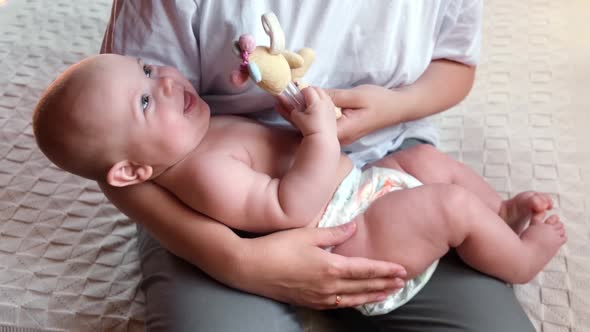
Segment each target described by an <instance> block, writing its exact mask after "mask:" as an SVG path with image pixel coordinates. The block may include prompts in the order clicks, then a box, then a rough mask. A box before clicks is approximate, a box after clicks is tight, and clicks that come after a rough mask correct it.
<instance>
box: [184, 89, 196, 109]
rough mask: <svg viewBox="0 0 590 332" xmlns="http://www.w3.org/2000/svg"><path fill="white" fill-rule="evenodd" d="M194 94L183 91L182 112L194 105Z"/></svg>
mask: <svg viewBox="0 0 590 332" xmlns="http://www.w3.org/2000/svg"><path fill="white" fill-rule="evenodd" d="M195 99H196V98H195V96H193V94H192V93H190V92H188V91H184V113H185V114H186V113H189V112H190V111H192V109H193V106H195Z"/></svg>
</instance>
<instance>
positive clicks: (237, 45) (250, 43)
mask: <svg viewBox="0 0 590 332" xmlns="http://www.w3.org/2000/svg"><path fill="white" fill-rule="evenodd" d="M262 26H263V28H264V31H265V32H266V34H267V35H268V36H269V37H270V47H266V46H256V41H255V40H254V37H252V36H251V35H247V34H246V35H241V36H240V38H239V40H237V41H235V42H234V45H233V50H234V53H236V55H238V56H239V57H240V58H241V59H242V63H241V65H240V70H239V71H238V70H235V71H233V72H232V76H231V79H232V82H233V83H234V84H235V85H237V86H242V85H244V84H245V83H246V81H247V80H248V77H250V78H252V80H253V81H254V82H255V83H256V84H257V85H258V86H259V87H261V88H262V89H263V90H265V91H267V92H268V93H270V94H272V95H274V96H280V97H283V98H284V100H286V101H288V102H290V103H291V104H292V106H293V107H294V108H296V109H300V110H302V109H304V108H305V101H304V100H303V96H302V95H301V92H300V89H302V88H304V87H305V84H304V83H302V82H301V78H302V77H303V75H305V73H306V72H307V70H308V69H309V66H311V64H312V63H313V60H314V59H315V52H314V51H313V50H312V49H311V48H303V49H301V50H299V52H297V53H295V52H291V51H289V50H286V49H285V35H284V33H283V29H282V28H281V25H280V24H279V21H278V19H277V17H276V16H275V14H273V13H266V14H264V15H262ZM335 112H336V116H337V117H340V115H341V112H340V108H336V109H335Z"/></svg>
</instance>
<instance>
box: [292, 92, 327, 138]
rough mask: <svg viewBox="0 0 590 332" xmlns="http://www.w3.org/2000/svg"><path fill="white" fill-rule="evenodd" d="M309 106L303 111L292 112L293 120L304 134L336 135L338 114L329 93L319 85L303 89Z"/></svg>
mask: <svg viewBox="0 0 590 332" xmlns="http://www.w3.org/2000/svg"><path fill="white" fill-rule="evenodd" d="M301 93H303V97H304V98H305V105H307V108H306V109H305V110H304V111H303V112H298V111H293V112H291V116H290V117H291V121H292V122H293V124H294V125H295V126H296V127H297V128H299V130H300V131H301V133H302V134H303V136H309V135H313V134H317V133H324V134H331V135H334V136H336V116H335V114H334V103H333V102H332V99H331V98H330V96H328V94H327V93H326V92H325V91H324V90H322V89H320V88H317V87H307V88H305V89H303V90H302V91H301Z"/></svg>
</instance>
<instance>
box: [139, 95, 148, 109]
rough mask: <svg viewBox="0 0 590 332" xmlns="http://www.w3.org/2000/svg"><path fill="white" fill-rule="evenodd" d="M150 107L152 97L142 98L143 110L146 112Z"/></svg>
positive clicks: (145, 96)
mask: <svg viewBox="0 0 590 332" xmlns="http://www.w3.org/2000/svg"><path fill="white" fill-rule="evenodd" d="M149 105H150V96H148V95H143V96H141V110H143V111H145V110H146V109H147V108H148V106H149Z"/></svg>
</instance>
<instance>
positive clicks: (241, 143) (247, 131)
mask: <svg viewBox="0 0 590 332" xmlns="http://www.w3.org/2000/svg"><path fill="white" fill-rule="evenodd" d="M216 136H218V138H219V139H218V140H217V143H216V145H218V146H217V148H216V149H217V151H223V152H224V153H227V154H229V155H231V157H233V158H235V159H238V160H240V161H242V162H244V163H246V164H248V165H249V166H250V167H251V168H252V169H254V170H256V171H258V172H262V173H266V174H269V175H270V176H273V177H274V176H276V177H280V176H281V175H282V174H284V173H285V172H286V170H287V169H288V168H289V167H290V166H291V164H292V162H293V157H294V156H295V152H296V149H297V146H298V145H299V142H300V136H299V134H298V133H297V132H295V131H293V130H288V129H281V128H271V127H266V126H263V125H261V124H258V123H251V122H244V123H241V122H240V123H236V124H233V125H231V126H228V127H226V128H220V130H219V131H218V132H217V133H216Z"/></svg>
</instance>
